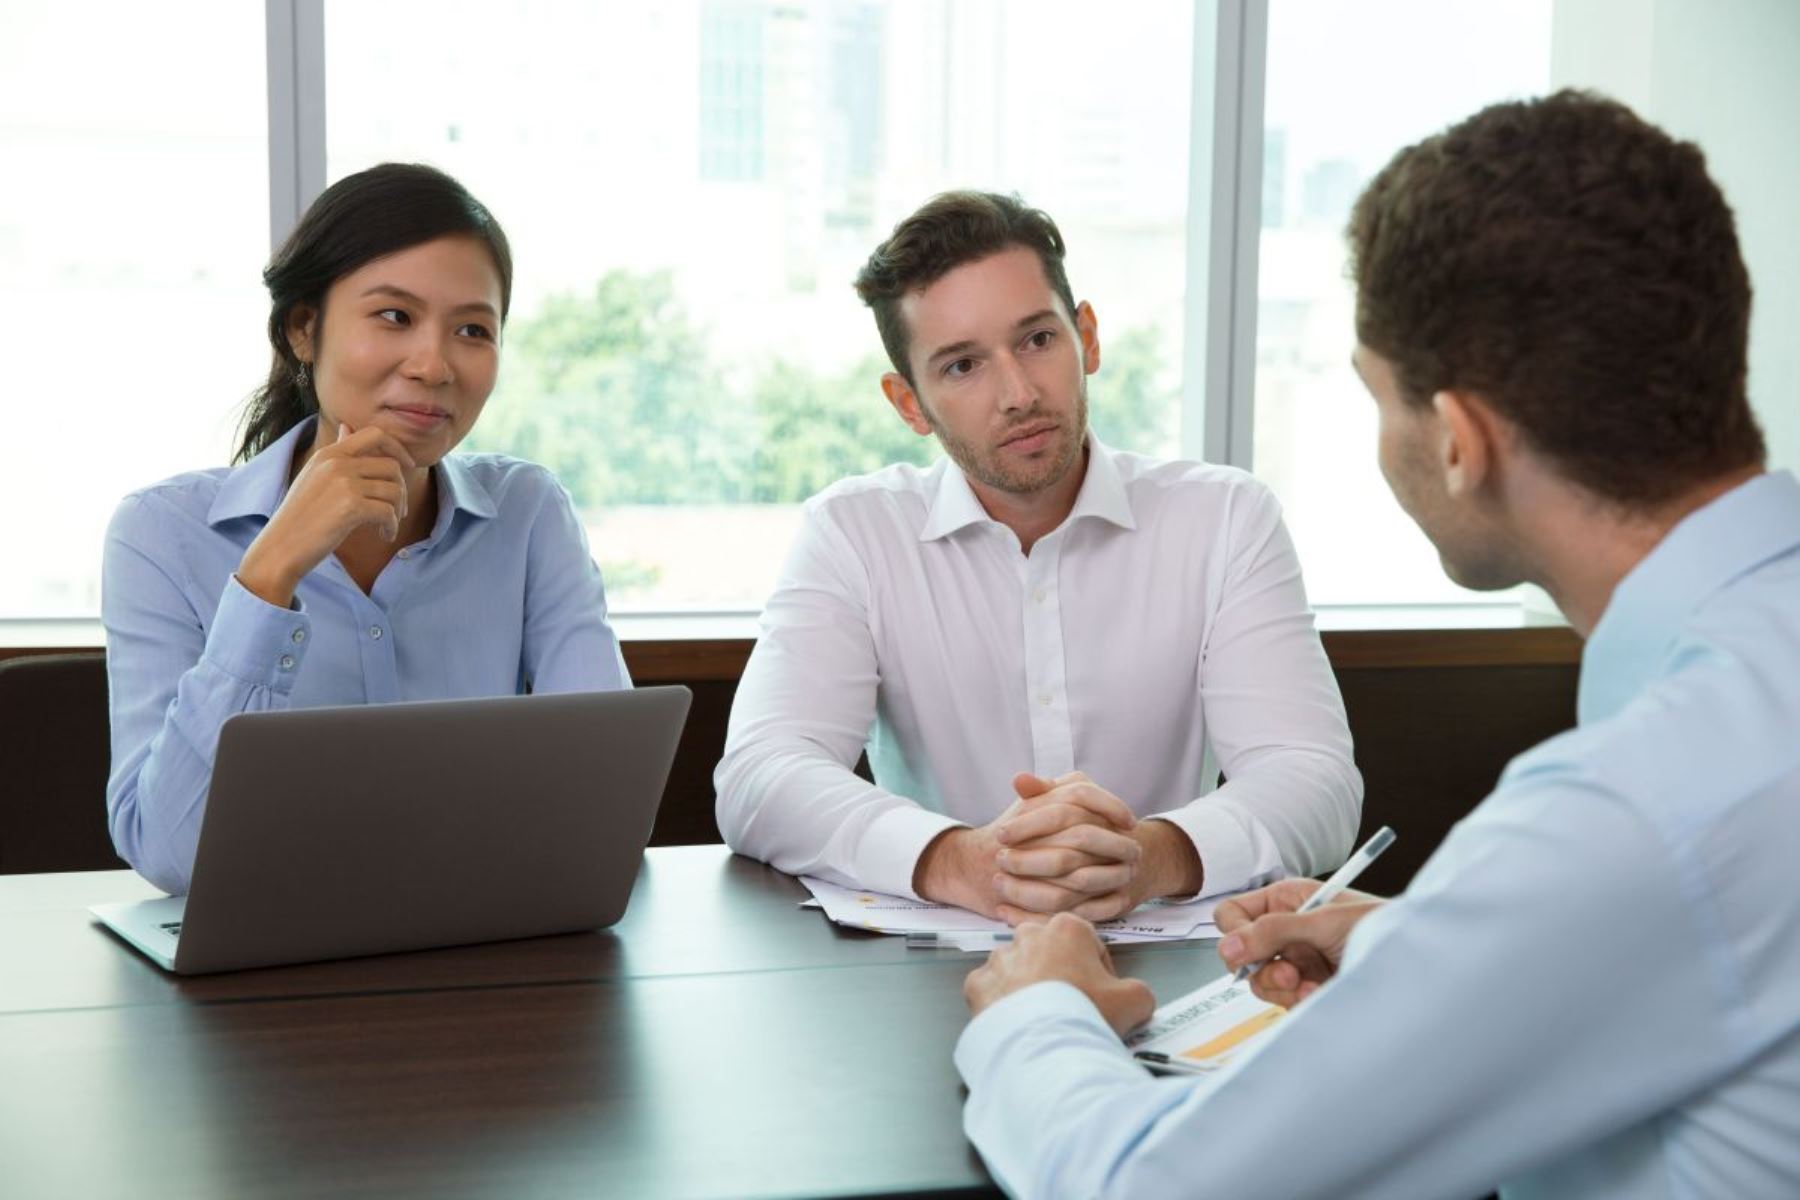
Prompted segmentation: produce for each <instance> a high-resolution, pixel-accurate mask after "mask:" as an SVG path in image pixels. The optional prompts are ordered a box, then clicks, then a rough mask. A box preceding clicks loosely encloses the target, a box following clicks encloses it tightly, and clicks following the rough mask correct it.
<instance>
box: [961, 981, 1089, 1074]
mask: <svg viewBox="0 0 1800 1200" xmlns="http://www.w3.org/2000/svg"><path fill="white" fill-rule="evenodd" d="M1044 1021H1057V1022H1071V1021H1072V1022H1075V1023H1076V1024H1085V1025H1090V1026H1092V1027H1093V1029H1094V1032H1095V1033H1096V1034H1097V1035H1098V1036H1099V1037H1100V1038H1101V1039H1103V1040H1104V1041H1107V1042H1109V1043H1116V1042H1118V1040H1119V1039H1118V1036H1117V1035H1116V1034H1114V1033H1113V1031H1112V1026H1110V1025H1108V1024H1107V1023H1106V1019H1105V1018H1104V1017H1102V1016H1101V1015H1100V1010H1099V1009H1097V1008H1095V1007H1094V1002H1093V1001H1092V1000H1089V999H1088V998H1087V996H1086V995H1085V994H1083V992H1082V991H1081V989H1080V988H1078V987H1076V986H1075V985H1074V984H1072V983H1064V982H1062V981H1061V980H1047V981H1045V982H1043V983H1034V984H1032V985H1031V986H1030V987H1026V988H1020V989H1019V990H1018V991H1016V992H1014V993H1013V994H1012V995H1010V996H1007V997H1006V998H1004V999H1002V1000H998V1001H995V1002H994V1003H993V1004H990V1005H989V1006H988V1007H987V1008H985V1009H983V1010H982V1011H981V1015H980V1016H978V1017H976V1018H975V1019H974V1020H972V1021H970V1022H969V1024H968V1028H966V1029H964V1030H963V1031H962V1036H961V1037H959V1038H957V1039H956V1053H955V1059H956V1069H957V1070H958V1071H959V1072H961V1074H962V1077H963V1082H964V1083H966V1084H968V1085H969V1087H970V1088H971V1089H973V1088H974V1087H975V1086H976V1085H977V1084H978V1083H980V1082H982V1081H984V1080H986V1079H988V1078H989V1077H990V1076H991V1075H992V1074H993V1071H994V1062H995V1060H996V1059H997V1058H998V1057H999V1056H1000V1054H1001V1052H1002V1051H1004V1050H1005V1048H1006V1045H1007V1043H1008V1042H1010V1041H1011V1040H1012V1039H1013V1037H1014V1036H1015V1035H1016V1034H1018V1033H1020V1032H1022V1031H1023V1030H1024V1029H1025V1028H1026V1027H1027V1026H1030V1025H1035V1024H1038V1023H1040V1022H1044Z"/></svg>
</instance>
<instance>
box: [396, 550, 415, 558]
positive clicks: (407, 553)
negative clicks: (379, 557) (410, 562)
mask: <svg viewBox="0 0 1800 1200" xmlns="http://www.w3.org/2000/svg"><path fill="white" fill-rule="evenodd" d="M394 557H395V558H411V557H412V551H411V550H402V551H401V552H400V553H398V554H396V555H395V556H394Z"/></svg>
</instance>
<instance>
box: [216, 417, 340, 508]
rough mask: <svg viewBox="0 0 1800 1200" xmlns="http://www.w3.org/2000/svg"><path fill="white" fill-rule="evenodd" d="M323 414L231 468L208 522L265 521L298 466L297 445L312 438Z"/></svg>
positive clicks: (297, 426)
mask: <svg viewBox="0 0 1800 1200" xmlns="http://www.w3.org/2000/svg"><path fill="white" fill-rule="evenodd" d="M318 423H319V418H317V417H308V418H306V420H304V421H302V422H300V423H299V424H298V425H296V426H294V427H293V428H292V429H290V430H288V431H287V432H286V433H284V434H282V435H281V436H280V437H278V438H276V439H275V441H274V442H273V443H271V444H270V445H269V447H268V448H267V449H266V450H264V451H262V452H261V453H260V454H258V455H257V456H256V457H255V458H253V459H251V460H250V461H249V462H247V463H245V464H244V465H243V466H241V467H238V468H236V469H234V470H233V471H231V473H230V474H228V475H226V476H225V481H224V482H223V483H221V484H220V485H219V492H218V494H217V495H216V496H214V497H213V502H212V507H211V508H210V509H208V510H207V512H206V523H207V524H208V525H220V524H223V523H224V522H226V521H232V520H236V519H237V518H239V517H261V518H263V519H264V520H265V521H266V520H268V519H269V518H270V517H272V516H274V515H275V510H276V509H277V508H278V507H280V505H281V498H282V496H284V495H286V494H287V486H288V472H289V471H291V470H292V469H293V466H294V448H295V447H296V446H297V445H299V444H300V439H302V438H305V439H307V440H308V441H311V440H312V436H313V429H314V427H315V426H317V425H318Z"/></svg>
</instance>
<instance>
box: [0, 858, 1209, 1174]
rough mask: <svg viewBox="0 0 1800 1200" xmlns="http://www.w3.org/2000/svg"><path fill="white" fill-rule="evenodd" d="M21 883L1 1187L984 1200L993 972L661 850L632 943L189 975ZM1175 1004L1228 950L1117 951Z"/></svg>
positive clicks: (642, 892) (3, 1097)
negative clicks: (171, 970) (985, 1036)
mask: <svg viewBox="0 0 1800 1200" xmlns="http://www.w3.org/2000/svg"><path fill="white" fill-rule="evenodd" d="M152 894H154V893H153V892H152V891H151V889H149V888H148V886H147V885H144V884H143V883H142V882H141V881H139V880H137V879H135V878H134V877H133V876H131V875H129V874H128V873H126V872H100V873H93V874H85V875H59V876H49V875H46V876H14V877H0V938H4V944H5V945H6V946H7V947H8V950H9V954H8V960H9V961H8V962H7V964H6V966H5V967H4V968H3V969H0V1194H4V1195H6V1196H15V1195H16V1196H21V1197H24V1196H39V1195H43V1196H51V1195H58V1196H62V1195H67V1196H113V1195H119V1196H123V1195H130V1196H181V1197H207V1196H233V1197H237V1196H265V1195H267V1196H312V1195H330V1196H351V1195H374V1194H381V1195H432V1196H465V1195H467V1196H534V1197H537V1196H542V1197H552V1196H621V1197H660V1196H677V1197H710V1196H720V1197H725V1196H730V1197H777V1196H780V1197H789V1196H807V1197H812V1196H908V1195H918V1196H927V1195H929V1196H958V1195H992V1194H997V1193H995V1192H994V1191H993V1187H992V1184H991V1182H990V1180H989V1178H988V1176H987V1174H986V1172H985V1171H984V1170H983V1168H982V1166H981V1163H980V1160H979V1159H978V1158H977V1157H976V1155H975V1153H974V1151H973V1150H972V1149H971V1147H970V1146H969V1144H968V1142H967V1141H966V1140H965V1139H964V1137H963V1135H962V1128H961V1120H962V1102H963V1092H962V1086H961V1083H960V1081H959V1080H958V1078H957V1076H956V1072H955V1068H954V1067H953V1066H952V1065H951V1061H950V1051H951V1047H952V1046H953V1045H954V1043H955V1040H956V1037H957V1034H958V1033H959V1032H960V1030H961V1029H962V1026H963V1023H964V1021H965V1019H966V1012H965V1009H964V1007H963V1002H962V995H961V981H962V977H963V975H964V974H965V973H966V972H967V971H969V970H970V969H971V968H972V967H973V966H974V965H975V964H976V963H977V962H978V961H979V959H978V957H977V956H975V955H964V954H960V953H956V952H954V951H927V950H907V949H906V948H905V946H904V944H903V942H902V941H901V940H900V939H898V938H891V937H883V936H879V935H874V934H865V933H859V932H855V931H851V930H844V929H839V928H836V927H834V926H832V925H830V924H829V923H828V922H827V921H826V920H825V918H824V917H823V916H822V915H820V914H819V913H817V912H813V911H809V910H802V909H799V908H797V907H796V906H797V903H798V902H799V901H800V900H801V899H803V898H804V896H805V892H804V889H803V888H801V887H800V885H799V884H798V883H796V882H795V881H794V880H792V879H790V878H788V877H787V876H785V875H782V874H780V873H778V872H775V871H772V870H770V869H768V868H766V867H763V866H761V865H760V864H756V863H753V862H750V861H748V860H745V859H742V858H736V857H734V856H732V855H730V854H729V853H727V852H726V851H725V849H724V848H723V847H682V848H668V849H659V850H652V851H650V853H649V856H648V858H647V859H646V863H645V867H644V870H643V873H642V875H641V876H640V878H639V880H638V885H637V889H636V890H635V891H634V893H633V899H632V903H631V907H630V910H629V911H628V913H627V915H626V917H625V919H624V920H623V921H622V922H621V923H620V924H619V925H618V926H617V927H616V928H615V929H613V930H612V931H609V932H604V933H595V934H579V935H570V936H565V937H554V938H536V939H531V940H529V941H521V942H508V943H497V944H492V945H486V946H471V947H461V948H457V949H451V950H441V951H427V952H422V953H417V954H405V955H388V956H383V957H380V958H368V959H359V960H350V961H344V962H334V963H317V964H311V965H307V966H299V967H284V968H274V969H266V970H259V971H246V972H238V973H233V974H226V975H216V976H208V977H202V978H194V979H179V978H176V977H174V976H171V975H167V974H165V973H164V972H162V971H160V970H159V969H158V968H156V967H155V966H153V965H152V964H150V963H149V962H148V961H147V960H145V959H143V958H142V957H140V956H139V955H138V954H137V953H136V952H135V951H133V950H131V949H130V948H129V947H128V946H126V945H125V944H124V943H122V942H120V941H119V940H117V939H116V938H114V937H113V936H112V935H111V934H110V933H108V932H107V931H105V930H104V929H102V928H100V927H99V926H97V925H94V924H93V923H92V921H91V919H90V918H89V916H88V914H87V912H86V905H87V904H89V903H94V902H99V901H104V900H118V899H131V898H135V897H138V896H145V895H152ZM1115 956H1116V958H1117V959H1118V960H1119V964H1120V967H1121V969H1122V970H1125V971H1127V972H1129V973H1131V974H1135V975H1138V976H1140V977H1141V978H1144V979H1146V980H1147V981H1149V982H1150V984H1151V985H1152V986H1153V987H1154V988H1155V989H1156V990H1157V992H1158V994H1159V995H1160V996H1162V997H1164V998H1167V997H1169V996H1173V995H1176V994H1179V993H1180V992H1182V991H1185V990H1188V989H1190V988H1193V987H1196V986H1199V984H1201V983H1203V982H1205V981H1206V980H1207V979H1209V978H1211V977H1213V976H1216V975H1217V974H1218V973H1219V971H1220V968H1219V966H1218V961H1217V959H1216V958H1215V957H1214V956H1213V955H1212V953H1211V943H1181V944H1175V945H1150V946H1135V945H1134V946H1120V947H1115Z"/></svg>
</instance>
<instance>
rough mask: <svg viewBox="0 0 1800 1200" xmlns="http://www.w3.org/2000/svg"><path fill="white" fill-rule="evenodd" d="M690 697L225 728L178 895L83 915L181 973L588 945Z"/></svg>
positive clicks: (669, 757)
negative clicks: (581, 937) (572, 940)
mask: <svg viewBox="0 0 1800 1200" xmlns="http://www.w3.org/2000/svg"><path fill="white" fill-rule="evenodd" d="M691 698H692V697H691V694H690V693H689V692H688V690H687V689H686V688H684V687H653V688H638V689H636V690H633V691H617V692H594V693H580V694H573V695H548V696H506V697H500V698H496V699H486V700H444V701H434V702H429V703H417V704H373V705H355V706H350V707H345V708H313V709H300V710H293V711H287V712H270V713H244V714H241V715H239V716H235V717H232V718H231V719H230V720H228V721H226V722H225V725H224V727H223V728H222V729H221V730H220V733H219V751H218V756H217V758H216V760H215V762H214V766H213V777H212V786H211V789H210V791H209V792H208V795H207V801H206V815H205V817H204V819H203V822H202V824H201V828H200V843H199V848H198V850H197V851H196V854H195V857H194V874H193V880H192V885H191V887H190V889H189V892H188V894H187V895H186V896H171V897H168V898H166V899H161V900H146V901H140V902H138V903H134V904H98V905H95V906H93V908H92V909H90V910H89V911H91V912H92V913H93V914H94V915H95V916H97V917H98V918H99V919H100V920H101V921H102V922H104V923H105V924H106V925H107V926H109V927H110V928H111V929H113V930H114V931H115V932H117V933H118V934H119V935H120V936H121V937H123V938H124V939H125V940H126V941H128V942H130V943H131V944H132V945H134V946H136V947H137V948H138V949H140V950H142V951H143V952H144V953H145V954H147V955H148V956H149V957H150V958H151V959H153V960H154V961H155V962H157V963H158V964H160V965H161V966H163V967H164V968H166V969H168V970H171V971H174V972H177V973H178V974H182V975H197V974H203V973H205V972H208V971H231V970H237V969H240V968H243V967H264V966H274V965H278V964H284V963H298V962H311V961H316V960H319V959H328V958H350V957H354V956H357V955H364V954H385V953H388V952H390V951H396V950H420V949H424V948H426V947H430V946H454V945H462V944H464V943H468V942H487V941H496V940H499V939H502V938H521V937H534V936H537V935H539V934H548V933H567V932H571V931H574V930H582V929H599V928H604V927H605V926H608V925H611V924H612V923H613V922H615V921H617V920H618V919H619V918H620V917H621V916H623V915H624V913H625V903H626V900H627V899H628V898H629V897H630V895H631V885H632V882H633V881H634V880H635V879H636V878H637V871H638V866H639V864H640V863H641V862H642V861H643V856H644V846H645V845H646V844H647V843H648V842H649V840H650V828H651V825H652V823H653V822H654V820H655V818H656V808H657V804H658V803H659V802H660V801H661V799H662V792H663V786H664V784H665V783H666V782H667V781H668V776H669V767H670V765H671V764H672V763H673V762H674V760H675V745H676V742H677V741H678V740H679V739H680V737H681V729H682V725H683V723H684V722H685V720H686V718H687V711H688V704H689V701H690V700H691Z"/></svg>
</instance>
